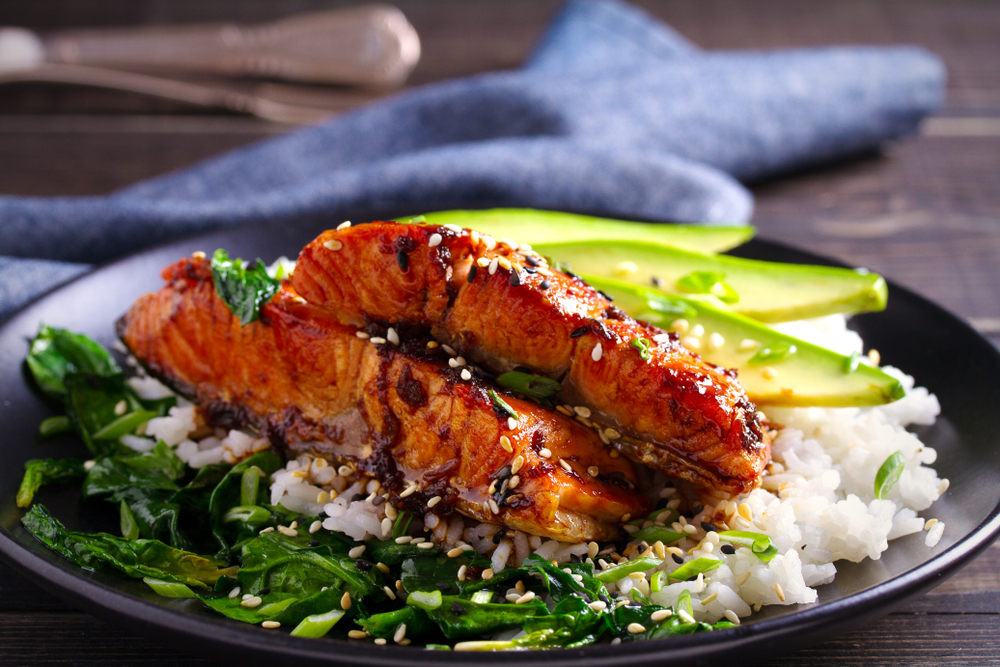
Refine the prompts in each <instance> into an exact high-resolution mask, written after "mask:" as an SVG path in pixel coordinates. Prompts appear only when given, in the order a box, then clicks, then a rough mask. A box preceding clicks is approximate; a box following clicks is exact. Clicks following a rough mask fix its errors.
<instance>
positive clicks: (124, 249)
mask: <svg viewBox="0 0 1000 667" xmlns="http://www.w3.org/2000/svg"><path fill="white" fill-rule="evenodd" d="M944 79H945V71H944V67H943V66H942V64H941V61H940V60H939V59H938V58H937V57H936V56H934V55H933V54H931V53H928V52H927V51H925V50H923V49H920V48H915V47H879V48H875V47H872V48H866V47H842V48H816V49H800V50H782V51H770V52H735V51H732V52H730V51H716V52H705V51H701V50H699V49H698V48H697V47H695V46H694V45H693V44H691V43H690V42H688V41H687V40H685V39H684V38H683V37H681V36H680V35H678V34H677V33H675V32H674V31H672V30H671V29H670V28H669V27H667V26H665V25H663V24H661V23H659V22H657V21H656V20H655V19H653V18H652V17H650V16H648V15H647V14H645V13H644V12H642V11H640V10H638V9H635V8H633V7H630V6H628V5H624V4H620V3H618V2H614V1H607V0H573V1H572V2H570V3H569V4H568V5H567V6H566V8H565V9H564V10H563V12H562V13H561V15H560V16H559V17H557V18H556V20H555V21H554V22H553V24H552V26H551V27H550V28H549V30H548V32H547V33H546V34H545V36H544V37H543V39H542V40H541V43H540V44H539V46H538V48H537V50H536V52H535V54H534V55H533V56H532V57H531V59H530V60H529V61H528V62H527V64H525V66H524V67H522V68H521V69H520V70H517V71H513V72H501V73H492V74H484V75H480V76H474V77H470V78H466V79H460V80H456V81H450V82H446V83H440V84H435V85H430V86H424V87H422V88H418V89H415V90H412V91H408V92H405V93H403V94H400V95H396V96H395V97H392V98H389V99H387V100H384V101H381V102H379V103H376V104H372V105H369V106H367V107H365V108H362V109H359V110H356V111H354V112H351V113H348V114H345V115H342V116H340V117H337V118H335V119H333V120H331V121H329V122H325V123H322V124H320V125H317V126H314V127H309V128H305V129H302V130H298V131H295V132H290V133H288V134H285V135H283V136H280V137H277V138H275V139H271V140H268V141H264V142H261V143H258V144H256V145H253V146H250V147H248V148H244V149H240V150H236V151H233V152H231V153H228V154H225V155H223V156H221V157H218V158H214V159H211V160H208V161H206V162H203V163H201V164H199V165H197V166H195V167H192V168H189V169H185V170H183V171H180V172H176V173H173V174H169V175H166V176H163V177H160V178H155V179H152V180H149V181H145V182H142V183H139V184H137V185H133V186H131V187H129V188H126V189H124V190H121V191H119V192H117V193H114V194H112V195H109V196H103V197H81V198H29V197H0V221H2V222H0V224H2V229H3V233H2V237H0V256H2V257H0V316H2V315H4V314H6V313H9V312H10V311H11V310H13V309H14V308H16V307H17V306H19V305H21V304H23V303H25V302H26V301H28V300H30V299H31V298H33V297H34V296H36V295H38V294H40V293H41V292H43V291H45V290H46V289H48V288H51V287H52V286H54V285H56V284H59V283H61V282H63V281H65V280H67V279H68V278H69V277H72V276H74V275H77V274H79V273H81V272H83V271H85V270H86V269H87V268H88V265H89V264H90V263H93V262H104V261H107V260H110V259H113V258H115V257H118V256H121V255H123V254H126V253H129V252H132V251H135V250H137V249H140V248H143V247H146V246H149V245H151V244H155V243H160V242H164V241H167V240H170V239H174V238H178V237H180V236H183V235H187V234H191V233H194V232H201V231H207V230H212V229H219V228H223V227H231V226H235V225H240V224H247V223H251V222H254V221H260V220H265V219H271V220H273V219H284V218H288V219H292V218H302V217H308V216H312V217H315V216H321V217H322V216H325V215H332V214H333V213H334V212H335V211H337V210H338V209H344V208H352V209H358V208H365V207H379V208H389V207H405V208H407V209H409V210H412V211H414V212H418V211H421V210H422V209H427V208H435V207H440V206H442V205H444V206H448V207H477V206H479V207H482V206H525V207H534V208H551V209H564V210H576V211H585V212H591V213H597V212H599V213H604V214H606V215H609V216H619V217H637V218H648V219H657V220H667V221H679V222H703V223H709V224H711V223H738V222H745V221H747V220H749V219H750V216H751V213H752V209H753V200H752V197H751V196H750V194H749V192H748V191H747V190H746V189H745V188H744V187H743V185H741V183H740V182H741V181H744V182H746V181H752V180H754V179H759V178H763V177H766V176H770V175H773V174H777V173H781V172H784V171H788V170H791V169H794V168H796V167H800V166H803V165H811V164H816V163H821V162H823V161H826V160H830V159H833V158H839V157H843V156H848V155H851V154H855V153H859V152H861V151H866V150H871V149H874V148H877V147H878V146H879V145H881V144H883V143H885V142H887V141H889V140H891V139H895V138H897V137H900V136H903V135H906V134H910V133H913V132H914V131H915V129H916V127H917V124H918V123H919V121H920V120H921V119H922V118H923V117H924V116H926V115H927V114H928V113H930V112H932V111H933V110H934V109H935V108H936V107H937V106H938V105H939V104H940V102H941V99H942V96H943V86H944ZM335 222H339V219H337V220H334V219H331V224H333V223H335Z"/></svg>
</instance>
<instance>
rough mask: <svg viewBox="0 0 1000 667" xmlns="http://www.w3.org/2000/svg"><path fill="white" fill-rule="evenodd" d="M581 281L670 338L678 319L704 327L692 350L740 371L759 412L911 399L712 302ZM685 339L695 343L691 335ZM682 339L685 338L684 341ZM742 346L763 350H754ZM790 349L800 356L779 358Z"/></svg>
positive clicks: (877, 374)
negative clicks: (769, 355)
mask: <svg viewBox="0 0 1000 667" xmlns="http://www.w3.org/2000/svg"><path fill="white" fill-rule="evenodd" d="M581 277H583V278H584V280H586V281H587V282H588V283H590V284H591V285H592V286H593V287H595V288H597V289H599V290H602V291H604V292H606V293H608V294H610V295H611V296H612V297H614V300H615V301H614V303H615V305H616V306H618V307H619V308H621V309H622V310H624V311H625V312H626V313H628V314H629V315H631V316H632V317H635V318H636V319H640V320H645V321H647V322H649V323H650V324H653V325H655V326H658V327H660V328H662V329H666V330H670V329H671V325H672V324H673V323H674V322H676V321H677V320H680V319H683V320H686V321H687V322H688V323H689V325H690V327H691V328H694V327H695V326H696V325H701V326H702V327H703V328H704V330H705V332H704V334H703V335H701V336H699V337H697V338H698V342H699V347H698V348H697V349H694V348H693V346H692V350H693V351H694V352H696V353H698V354H699V355H701V357H702V358H703V359H705V360H706V361H708V362H711V363H713V364H717V365H719V366H724V367H726V368H735V369H736V370H738V371H739V381H740V384H741V385H742V386H743V388H744V389H745V390H746V392H747V395H748V396H749V397H750V400H751V401H753V402H754V403H756V404H757V405H761V406H770V405H773V406H785V407H802V406H821V407H838V408H843V407H869V406H873V405H882V404H885V403H891V402H892V401H895V400H898V399H900V398H902V397H903V396H904V395H905V394H906V391H905V389H904V388H903V386H902V384H900V382H899V381H898V380H896V379H895V378H893V377H891V376H889V375H886V374H885V373H883V372H882V371H880V370H879V369H878V368H874V367H872V366H867V365H865V364H861V363H857V360H852V358H850V357H845V356H843V355H840V354H837V353H836V352H832V351H830V350H827V349H825V348H822V347H819V346H817V345H813V344H812V343H807V342H805V341H802V340H799V339H797V338H793V337H791V336H787V335H785V334H783V333H780V332H778V331H775V330H774V329H771V328H770V327H767V326H765V325H763V324H761V323H760V322H757V321H755V320H752V319H750V318H748V317H744V316H742V315H737V314H735V313H732V312H728V311H726V310H723V309H722V308H720V307H719V306H720V305H721V304H719V303H718V302H716V303H713V300H714V299H713V297H676V296H666V295H664V294H662V293H660V292H658V291H655V290H651V289H646V288H643V287H636V286H635V285H630V284H628V283H623V282H620V281H616V280H607V279H603V278H598V277H593V276H581ZM713 333H718V334H719V336H721V337H722V340H721V342H720V341H719V340H718V337H715V343H716V344H713V343H712V342H711V341H712V338H713V337H712V334H713ZM686 335H688V336H690V335H691V333H690V329H688V333H687V334H686ZM684 337H685V335H684V334H682V336H681V338H682V340H683V339H684ZM744 341H754V342H756V343H759V345H757V346H753V347H751V346H750V345H749V344H748V343H744ZM686 343H688V344H690V343H691V341H686ZM792 346H794V349H795V351H794V352H788V353H786V354H784V355H782V354H781V350H789V351H790V350H791V347H792ZM765 349H770V350H771V351H772V352H773V354H772V358H771V359H770V360H768V359H766V357H767V355H766V354H761V351H762V350H765ZM636 353H637V354H638V352H636ZM754 357H758V360H754ZM760 357H765V358H764V359H761V358H760ZM852 366H853V370H852Z"/></svg>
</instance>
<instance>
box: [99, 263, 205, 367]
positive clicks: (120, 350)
mask: <svg viewBox="0 0 1000 667" xmlns="http://www.w3.org/2000/svg"><path fill="white" fill-rule="evenodd" d="M191 256H192V257H194V258H195V259H205V251H204V250H195V251H194V252H193V253H191ZM119 352H121V350H119Z"/></svg>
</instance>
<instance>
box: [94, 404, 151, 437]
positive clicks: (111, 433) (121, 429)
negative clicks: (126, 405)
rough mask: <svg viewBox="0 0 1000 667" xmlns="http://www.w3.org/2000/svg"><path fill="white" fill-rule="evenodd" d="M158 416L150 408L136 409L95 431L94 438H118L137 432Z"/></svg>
mask: <svg viewBox="0 0 1000 667" xmlns="http://www.w3.org/2000/svg"><path fill="white" fill-rule="evenodd" d="M155 416H156V413H155V412H151V411H149V410H136V411H135V412H130V413H128V414H127V415H122V416H121V417H119V418H118V419H116V420H114V421H113V422H111V423H110V424H108V425H107V426H105V427H104V428H102V429H100V430H98V431H97V432H96V433H94V435H93V436H91V437H93V438H94V440H117V439H118V438H120V437H122V436H123V435H128V434H130V433H135V430H136V429H137V428H139V427H140V426H142V425H143V424H145V423H146V422H148V421H149V420H150V419H152V418H153V417H155Z"/></svg>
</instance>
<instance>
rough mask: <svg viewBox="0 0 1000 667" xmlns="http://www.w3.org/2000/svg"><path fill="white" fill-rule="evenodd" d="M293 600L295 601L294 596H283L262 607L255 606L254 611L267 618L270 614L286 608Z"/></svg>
mask: <svg viewBox="0 0 1000 667" xmlns="http://www.w3.org/2000/svg"><path fill="white" fill-rule="evenodd" d="M295 602H296V600H295V598H285V599H284V600H278V601H277V602H271V603H270V604H266V605H264V606H263V607H257V610H256V611H257V614H259V615H260V616H263V617H265V618H268V617H270V616H275V615H277V614H278V613H280V612H283V611H284V610H286V609H288V608H289V607H291V606H292V605H293V604H295Z"/></svg>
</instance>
